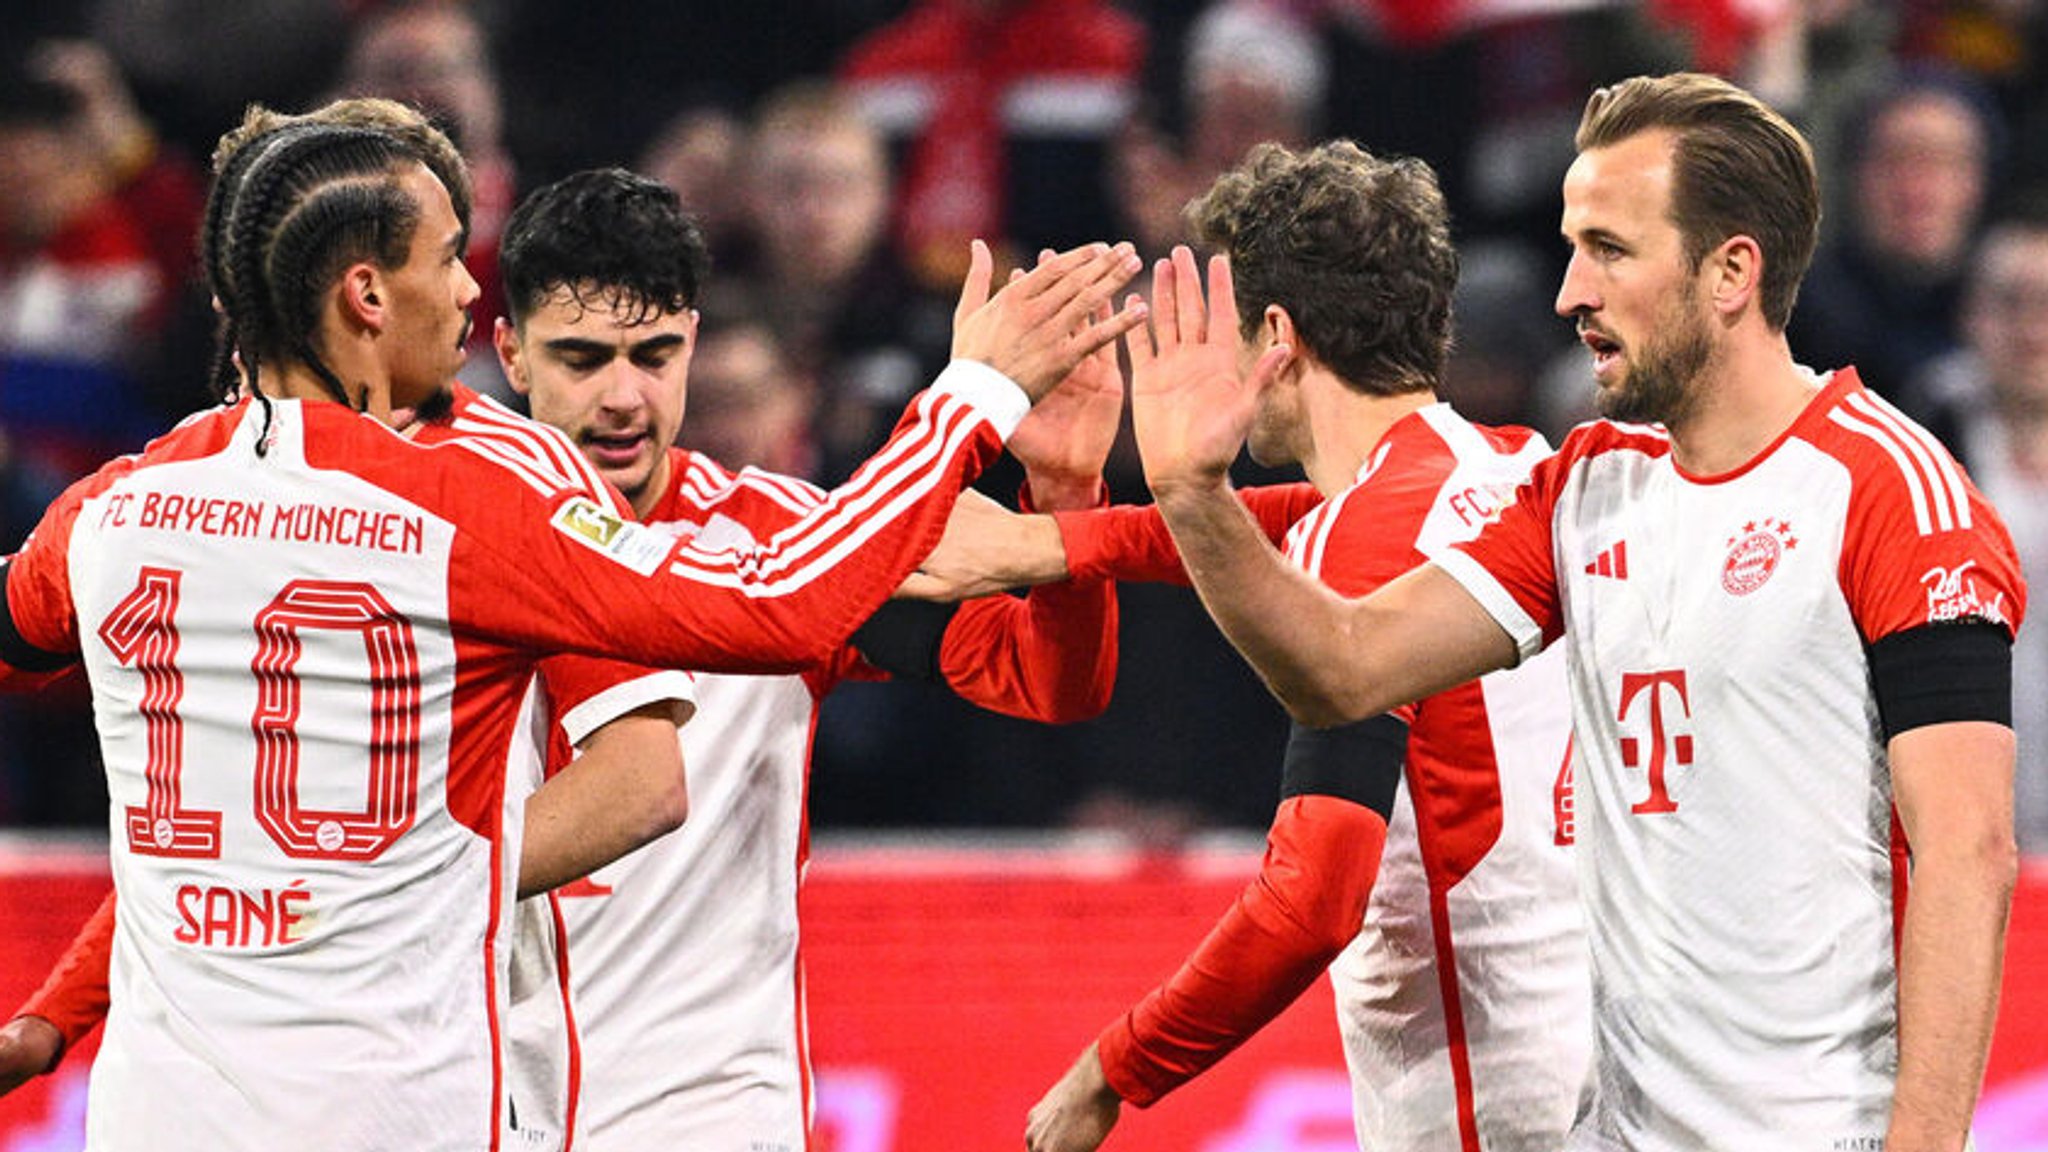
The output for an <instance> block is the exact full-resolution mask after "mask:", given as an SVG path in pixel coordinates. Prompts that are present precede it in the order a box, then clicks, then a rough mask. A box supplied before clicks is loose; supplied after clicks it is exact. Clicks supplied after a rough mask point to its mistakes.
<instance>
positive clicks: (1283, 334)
mask: <svg viewBox="0 0 2048 1152" xmlns="http://www.w3.org/2000/svg"><path fill="white" fill-rule="evenodd" d="M1259 327H1260V329H1261V331H1260V336H1261V339H1260V341H1259V343H1260V344H1261V345H1263V346H1271V345H1274V344H1286V345H1288V346H1290V347H1291V346H1293V344H1294V317H1293V316H1290V315H1288V313H1287V309H1285V308H1282V307H1281V306H1280V305H1278V304H1268V305H1266V311H1265V312H1264V313H1263V314H1261V315H1260V317H1259Z"/></svg>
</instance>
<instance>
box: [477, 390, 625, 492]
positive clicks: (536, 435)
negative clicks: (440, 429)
mask: <svg viewBox="0 0 2048 1152" xmlns="http://www.w3.org/2000/svg"><path fill="white" fill-rule="evenodd" d="M453 430H454V431H455V432H457V433H459V434H460V435H459V436H458V437H457V438H456V439H455V443H457V444H460V445H462V446H463V447H465V448H469V449H470V450H472V451H476V452H479V453H482V452H484V451H485V450H487V449H488V450H489V451H491V452H492V453H494V454H495V456H494V458H496V459H498V460H499V461H500V462H501V463H505V464H506V465H508V466H511V467H515V468H518V469H519V470H521V471H522V472H524V473H527V474H530V475H533V476H534V477H536V478H537V480H538V482H539V483H540V484H542V485H546V487H545V488H543V489H542V490H543V491H544V492H545V493H547V494H549V495H553V494H554V493H557V492H561V491H563V490H568V491H574V492H587V493H590V494H592V495H599V496H606V497H607V499H613V498H612V497H610V496H608V494H609V493H610V492H611V487H610V485H608V484H606V483H605V481H604V477H603V476H602V475H600V474H599V473H598V471H597V469H596V467H595V466H594V465H592V464H591V463H590V461H589V460H588V459H586V458H585V457H584V455H583V453H581V452H579V451H577V450H576V445H575V444H574V443H573V442H571V441H570V439H569V437H568V436H566V435H565V434H563V433H562V431H561V430H560V429H557V428H554V427H551V426H549V425H546V424H540V423H537V422H535V421H532V420H528V419H526V418H525V417H523V416H520V415H519V414H518V413H516V412H513V411H511V410H510V409H508V408H505V407H503V406H502V405H500V404H498V403H497V402H496V401H493V400H491V399H489V398H487V397H483V396H476V395H474V394H471V398H470V400H469V402H468V403H466V404H461V405H460V406H459V407H458V409H457V412H456V416H455V420H454V422H453Z"/></svg>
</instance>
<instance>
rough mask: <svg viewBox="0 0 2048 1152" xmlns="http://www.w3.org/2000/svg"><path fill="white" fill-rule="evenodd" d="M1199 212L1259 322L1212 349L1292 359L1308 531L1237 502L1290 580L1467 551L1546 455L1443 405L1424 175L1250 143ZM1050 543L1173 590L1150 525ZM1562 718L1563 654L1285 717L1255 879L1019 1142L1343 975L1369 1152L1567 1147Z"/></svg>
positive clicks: (1203, 1063) (1082, 530) (1573, 1079)
mask: <svg viewBox="0 0 2048 1152" xmlns="http://www.w3.org/2000/svg"><path fill="white" fill-rule="evenodd" d="M1190 216H1191V219H1192V220H1193V222H1194V224H1195V226H1196V228H1197V229H1198V230H1199V232H1200V234H1201V235H1202V237H1203V239H1204V241H1205V242H1206V243H1208V244H1210V245H1212V246H1214V247H1215V248H1216V249H1217V250H1219V251H1222V252H1226V253H1228V254H1229V255H1230V257H1231V258H1232V259H1233V261H1234V263H1233V267H1234V269H1235V270H1236V271H1237V273H1238V275H1239V278H1240V282H1241V283H1242V284H1244V285H1245V288H1244V292H1243V296H1244V297H1245V298H1246V299H1247V300H1248V301H1249V302H1251V303H1250V306H1249V307H1247V308H1246V310H1245V320H1246V323H1245V324H1244V326H1243V328H1242V329H1238V328H1236V327H1235V326H1232V327H1230V328H1228V329H1219V331H1218V332H1217V334H1216V335H1217V338H1218V340H1219V341H1220V340H1224V339H1229V340H1232V341H1235V342H1237V343H1238V346H1239V347H1240V348H1242V349H1244V352H1243V353H1241V354H1243V355H1256V354H1257V353H1258V351H1259V350H1260V349H1261V348H1262V347H1264V346H1265V345H1267V344H1269V343H1272V342H1275V341H1278V342H1281V343H1284V344H1286V345H1288V346H1289V347H1291V348H1293V349H1295V354H1294V355H1293V357H1292V358H1291V359H1290V360H1289V361H1288V362H1287V366H1286V368H1285V369H1284V370H1283V371H1282V372H1281V373H1280V377H1279V379H1278V381H1277V382H1276V383H1275V384H1274V385H1273V386H1272V387H1271V388H1269V389H1268V390H1267V391H1266V392H1265V393H1264V395H1263V396H1261V398H1260V401H1259V408H1258V413H1257V416H1256V417H1255V419H1254V420H1253V422H1252V424H1251V427H1250V435H1249V446H1250V449H1251V453H1252V455H1253V457H1254V458H1255V459H1257V460H1259V461H1260V462H1261V463H1265V464H1275V465H1277V464H1285V463H1291V462H1298V463H1300V464H1301V465H1302V466H1303V467H1304V468H1305V469H1306V471H1307V473H1308V477H1309V480H1310V482H1311V484H1312V485H1313V489H1312V490H1311V491H1310V492H1309V493H1308V494H1307V495H1308V499H1309V500H1312V501H1316V502H1317V503H1316V506H1315V507H1314V508H1313V509H1312V510H1308V511H1307V512H1306V514H1305V515H1303V514H1302V513H1303V508H1302V505H1303V503H1305V501H1304V500H1303V499H1302V493H1301V492H1299V491H1298V490H1297V489H1296V488H1295V487H1293V486H1283V487H1280V488H1274V489H1258V490H1253V491H1252V492H1249V493H1247V494H1246V497H1247V501H1248V503H1250V504H1252V505H1253V507H1254V509H1255V511H1256V512H1257V514H1258V516H1259V519H1260V521H1261V523H1262V525H1263V527H1264V528H1265V530H1266V531H1268V532H1269V533H1275V531H1276V529H1278V528H1279V526H1281V525H1286V524H1289V523H1292V527H1291V528H1290V529H1287V530H1286V532H1285V550H1286V552H1287V556H1288V558H1289V560H1291V561H1292V562H1293V563H1294V564H1296V565H1298V566H1299V567H1301V568H1302V569H1303V570H1305V571H1307V572H1308V573H1310V574H1311V575H1313V576H1315V577H1317V578H1319V579H1320V580H1321V581H1322V582H1324V583H1325V584H1327V585H1329V586H1330V587H1331V588H1333V589H1335V590H1337V591H1338V592H1340V593H1343V594H1346V595H1359V594H1363V593H1365V592H1368V591H1370V590H1372V589H1373V588H1375V587H1378V586H1379V585H1380V584H1383V583H1385V582H1386V581H1388V580H1390V579H1392V578H1393V577H1395V576H1398V575H1400V574H1401V573H1402V572H1405V571H1407V570H1408V569H1409V568H1411V567H1413V566H1414V565H1415V564H1416V563H1417V562H1418V561H1419V560H1422V559H1424V558H1426V557H1428V556H1432V555H1435V554H1437V553H1439V552H1441V551H1442V550H1443V549H1444V548H1446V547H1448V546H1449V545H1450V544H1452V543H1454V542H1457V541H1462V540H1466V539H1469V538H1470V537H1471V536H1472V535H1473V534H1474V533H1475V532H1477V531H1478V530H1479V528H1480V527H1481V526H1482V525H1484V524H1485V523H1487V522H1489V521H1490V520H1491V519H1493V518H1494V517H1495V516H1497V515H1498V513H1499V510H1500V507H1501V505H1502V504H1504V503H1505V502H1506V501H1507V500H1508V499H1509V498H1511V495H1512V493H1513V491H1514V487H1515V485H1516V484H1518V483H1520V482H1521V481H1522V480H1523V479H1524V478H1525V477H1526V476H1527V474H1528V471H1529V468H1530V466H1531V465H1532V464H1534V463H1535V462H1536V461H1537V460H1539V459H1541V458H1542V457H1544V456H1546V455H1547V454H1548V452H1549V447H1548V445H1546V444H1545V443H1544V442H1543V440H1542V438H1541V437H1539V436H1537V435H1535V434H1534V433H1532V432H1529V431H1527V430H1526V429H1493V428H1480V427H1476V426H1474V425H1472V424H1469V423H1467V422H1465V421H1464V420H1462V419H1461V418H1460V417H1459V416H1458V415H1457V413H1456V412H1455V411H1453V410H1452V409H1451V407H1450V406H1449V405H1447V404H1444V403H1441V402H1439V401H1438V399H1437V395H1436V382H1437V380H1438V378H1439V376H1440V375H1441V373H1442V370H1443V364H1444V360H1445V357H1446V355H1447V354H1448V350H1449V345H1450V338H1451V312H1450V302H1451V293H1452V289H1453V287H1454V286H1455V283H1456V279H1457V267H1458V265H1457V256H1456V254H1455V252H1454V250H1453V249H1452V247H1451V239H1450V222H1449V219H1448V214H1447V212H1446V210H1445V206H1444V202H1443V197H1442V194H1441V193H1440V191H1439V190H1438V188H1437V184H1436V179H1435V176H1434V174H1433V173H1431V172H1430V170H1429V168H1428V166H1427V165H1424V164H1422V163H1421V162H1419V161H1414V160H1386V159H1381V158H1379V157H1375V156H1373V155H1371V154H1369V153H1367V152H1365V151H1363V150H1362V149H1360V148H1358V147H1357V146H1355V145H1353V144H1350V143H1336V144H1326V145H1323V146H1321V147H1318V148H1315V149H1313V150H1310V151H1304V152H1298V153H1297V152H1292V151H1289V150H1287V149H1285V148H1282V147H1279V146H1277V145H1269V146H1264V147H1261V148H1259V149H1255V150H1254V151H1253V152H1252V153H1251V154H1250V155H1249V156H1248V157H1247V158H1246V159H1245V161H1244V162H1243V163H1242V164H1241V165H1239V166H1238V167H1237V168H1236V169H1235V170H1233V171H1231V172H1228V173H1226V174H1225V175H1223V176H1222V177H1221V178H1220V179H1218V180H1217V181H1216V183H1215V184H1214V186H1213V187H1211V188H1210V189H1209V191H1208V192H1207V193H1206V194H1205V195H1204V196H1203V197H1202V198H1201V199H1199V200H1197V201H1196V202H1195V203H1194V205H1192V207H1191V209H1190ZM1058 526H1059V528H1060V533H1059V535H1060V537H1061V540H1062V544H1063V549H1064V560H1065V563H1066V564H1068V565H1071V566H1074V567H1076V568H1080V569H1086V570H1087V571H1089V572H1090V573H1091V574H1106V575H1115V576H1118V577H1123V578H1131V577H1136V578H1158V577H1161V576H1168V577H1170V576H1175V575H1179V573H1178V565H1177V563H1175V559H1176V558H1175V557H1174V555H1173V546H1172V542H1171V540H1170V539H1169V538H1168V536H1167V533H1166V529H1165V526H1164V524H1163V522H1162V521H1161V520H1160V519H1159V517H1158V515H1157V513H1156V512H1155V511H1154V510H1152V509H1149V508H1122V509H1112V510H1107V511H1103V512H1081V513H1070V514H1062V515H1061V516H1060V517H1059V525H1058ZM941 559H943V558H941ZM1181 578H1182V579H1185V577H1184V576H1182V577H1181ZM1567 707H1568V706H1567V698H1566V694H1565V686H1564V679H1563V664H1562V661H1561V660H1560V659H1558V658H1556V657H1542V658H1539V659H1536V660H1532V661H1530V662H1529V664H1528V665H1527V666H1525V667H1523V668H1520V669H1516V670H1513V671H1507V672H1497V673H1494V674H1492V675H1489V676H1486V677H1484V678H1482V679H1480V680H1477V681H1474V682H1470V683H1466V684H1463V685H1459V686H1457V687H1455V688H1452V689H1450V690H1448V691H1445V692H1441V693H1439V694H1437V695H1434V696H1431V697H1429V698H1427V699H1425V700H1423V701H1422V702H1421V703H1419V704H1416V705H1413V706H1410V707H1405V708H1402V709H1399V710H1398V711H1396V712H1392V713H1388V714H1385V715H1380V716H1376V717H1372V718H1370V719H1366V720H1362V721H1359V722H1357V723H1355V724H1350V725H1346V726H1343V727H1338V728H1333V729H1328V730H1314V729H1310V728H1306V727H1302V726H1296V728H1295V730H1294V732H1293V734H1292V736H1291V738H1290V741H1289V746H1288V750H1287V757H1286V765H1285V770H1284V773H1283V780H1282V787H1281V795H1282V800H1281V804H1280V808H1279V811H1278V812H1277V814H1276V815H1275V817H1274V821H1273V826H1272V831H1271V833H1270V835H1269V839H1268V847H1267V853H1266V858H1265V861H1264V863H1263V865H1262V867H1261V869H1260V873H1259V876H1258V878H1257V879H1256V880H1255V881H1254V882H1253V883H1252V884H1251V885H1250V886H1249V887H1247V888H1246V890H1245V892H1244V895H1243V896H1242V897H1241V898H1240V899H1239V901H1238V902H1237V904H1236V905H1235V906H1234V907H1233V908H1232V909H1231V910H1230V912H1229V913H1228V914H1227V915H1226V916H1225V917H1224V919H1223V921H1222V922H1221V923H1220V924H1219V925H1218V926H1217V928H1216V930H1215V931H1214V932H1213V933H1212V934H1211V935H1210V936H1209V938H1208V939H1207V940H1205V941H1204V942H1203V943H1202V945H1201V947H1200V948H1199V949H1198V950H1197V951H1196V952H1195V954H1194V955H1193V956H1191V957H1190V958H1189V960H1188V961H1187V963H1186V965H1185V966H1184V967H1182V968H1181V970H1180V971H1179V972H1178V973H1177V974H1175V975H1174V976H1173V977H1172V978H1171V979H1170V980H1169V981H1167V982H1166V983H1165V984H1164V985H1162V986H1161V987H1160V988H1158V989H1157V990H1155V991H1154V992H1153V993H1151V994H1150V995H1148V996H1147V997H1145V998H1144V999H1143V1000H1142V1001H1141V1002H1140V1003H1139V1004H1138V1005H1137V1006H1136V1007H1134V1008H1133V1009H1131V1010H1130V1011H1129V1012H1127V1013H1125V1014H1124V1015H1123V1016H1122V1017H1121V1018H1119V1019H1118V1020H1116V1021H1114V1022H1113V1023H1111V1024H1110V1026H1109V1027H1108V1028H1106V1029H1104V1031H1103V1032H1102V1034H1101V1035H1100V1036H1099V1037H1098V1039H1097V1041H1096V1042H1095V1043H1094V1044H1092V1045H1090V1046H1089V1048H1088V1049H1087V1051H1085V1052H1084V1053H1083V1054H1082V1056H1081V1058H1080V1060H1079V1061H1078V1062H1077V1063H1076V1064H1075V1066H1074V1068H1073V1069H1072V1070H1071V1071H1070V1072H1069V1073H1068V1074H1067V1075H1066V1076H1065V1077H1064V1078H1063V1079H1062V1080H1061V1081H1060V1082H1059V1083H1058V1084H1057V1085H1055V1086H1054V1087H1053V1089H1052V1090H1051V1091H1050V1092H1049V1093H1047V1095H1046V1097H1045V1099H1044V1100H1043V1101H1041V1102H1040V1104H1039V1105H1038V1106H1037V1107H1036V1108H1034V1109H1033V1110H1032V1116H1031V1121H1030V1126H1029V1131H1028V1137H1027V1143H1028V1144H1029V1146H1030V1147H1032V1148H1033V1149H1036V1150H1039V1152H1072V1150H1076V1149H1081V1150H1085V1149H1093V1148H1095V1147H1096V1146H1097V1145H1098V1144H1100V1143H1101V1141H1102V1140H1103V1138H1104V1137H1106V1136H1107V1135H1108V1133H1109V1131H1110V1128H1111V1126H1112V1125H1114V1123H1115V1122H1116V1118H1117V1115H1118V1112H1119V1111H1120V1107H1121V1104H1122V1103H1123V1102H1125V1101H1130V1102H1133V1103H1136V1104H1139V1105H1141V1106H1143V1105H1148V1104H1150V1103H1152V1102H1153V1101H1155V1100H1157V1099H1159V1098H1160V1097H1161V1096H1163V1095H1165V1094H1166V1093H1167V1092H1169V1091H1171V1090H1172V1089H1173V1088H1175V1087H1177V1086H1178V1085H1180V1084H1181V1083H1184V1082H1185V1081H1186V1080H1188V1079H1189V1078H1190V1077H1192V1076H1194V1075H1196V1074H1198V1073H1199V1072H1201V1071H1202V1070H1203V1069H1205V1068H1207V1067H1208V1066H1209V1065H1211V1064H1212V1063H1214V1062H1215V1061H1216V1060H1218V1059H1220V1058H1221V1057H1222V1056H1223V1055H1224V1054H1225V1053H1227V1052H1228V1051H1230V1050H1231V1049H1232V1048H1233V1047H1235V1046H1236V1045H1237V1044H1238V1043H1240V1042H1242V1041H1243V1040H1244V1039H1246V1038H1247V1037H1249V1036H1250V1035H1251V1034H1252V1033H1253V1032H1254V1031H1256V1030H1257V1029H1258V1028H1259V1027H1261V1026H1263V1025H1264V1024H1265V1023H1266V1022H1267V1021H1268V1020H1270V1019H1271V1018H1272V1017H1273V1016H1275V1015H1277V1014H1278V1013H1279V1012H1280V1011H1281V1010H1282V1009H1283V1008H1285V1007H1286V1006H1287V1005H1288V1004H1289V1003H1290V1002H1292V1001H1293V1000H1294V998H1295V997H1296V996H1298V995H1299V994H1300V993H1301V991H1302V990H1303V989H1305V988H1306V987H1307V986H1308V985H1309V983H1310V982H1312V981H1313V980H1314V979H1315V978H1316V976H1317V975H1318V974H1320V973H1321V972H1323V971H1324V970H1325V969H1329V970H1330V973H1331V977H1332V981H1333V983H1334V985H1335V990H1336V996H1337V1004H1338V1019H1339V1023H1340V1025H1341V1028H1342V1032H1343V1036H1344V1042H1345V1052H1346V1057H1347V1062H1348V1063H1349V1065H1350V1070H1351V1076H1352V1082H1353V1085H1354V1090H1355V1095H1356V1119H1357V1127H1358V1139H1359V1145H1360V1147H1363V1148H1371V1149H1431V1148H1459V1147H1487V1148H1495V1149H1551V1148H1555V1147H1557V1145H1558V1144H1559V1142H1560V1141H1561V1140H1562V1139H1563V1136H1564V1132H1565V1130H1566V1129H1567V1128H1568V1127H1569V1126H1570V1124H1571V1119H1572V1116H1573V1114H1574V1112H1575V1110H1576V1109H1577V1106H1578V1102H1579V1096H1580V1092H1581V1089H1582V1087H1583V1085H1584V1083H1585V1080H1586V1070H1587V1069H1586V1061H1587V1053H1588V1040H1589V1038H1590V1032H1591V1025H1590V1021H1589V1015H1590V1011H1591V1009H1590V1005H1589V1003H1588V1000H1589V995H1590V986H1589V982H1588V980H1587V976H1586V956H1585V944H1584V935H1583V931H1582V929H1581V921H1580V915H1579V910H1578V902H1577V893H1576V887H1575V884H1574V878H1573V874H1572V860H1571V856H1570V854H1569V851H1568V849H1567V847H1566V845H1567V844H1568V843H1569V829H1568V828H1563V827H1560V825H1559V819H1558V805H1557V803H1556V796H1557V795H1558V789H1559V787H1560V775H1561V771H1562V769H1563V768H1564V766H1565V755H1566V747H1567V742H1568V727H1569V714H1568V711H1567ZM1404 773H1405V776H1406V779H1407V786H1406V787H1397V785H1399V784H1400V782H1401V780H1402V779H1403V776H1404ZM1333 960H1335V961H1336V965H1335V966H1334V967H1332V965H1331V962H1332V961H1333Z"/></svg>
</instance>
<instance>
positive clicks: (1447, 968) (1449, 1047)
mask: <svg viewBox="0 0 2048 1152" xmlns="http://www.w3.org/2000/svg"><path fill="white" fill-rule="evenodd" d="M1426 843H1427V842H1426V841H1425V844H1426ZM1429 929H1430V935H1431V936H1432V937H1434V939H1435V940H1436V984H1437V992H1438V994H1439V995H1441V996H1442V997H1443V998H1444V1048H1445V1052H1444V1055H1445V1056H1446V1057H1447V1058H1448V1059H1449V1060H1450V1062H1451V1085H1452V1087H1453V1089H1454V1090H1455V1091H1456V1093H1457V1099H1458V1147H1459V1148H1460V1149H1461V1150H1462V1152H1480V1148H1479V1113H1478V1109H1477V1108H1476V1107H1475V1105H1474V1093H1473V1090H1472V1053H1471V1050H1470V1049H1469V1048H1468V1047H1466V1041H1465V1001H1464V998H1463V994H1462V993H1461V992H1460V991H1459V982H1458V946H1457V941H1456V939H1455V938H1454V937H1453V936H1452V934H1451V905H1450V889H1449V888H1448V887H1445V886H1442V885H1439V884H1438V883H1437V882H1436V879H1435V878H1434V877H1432V878H1431V879H1430V884H1429Z"/></svg>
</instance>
